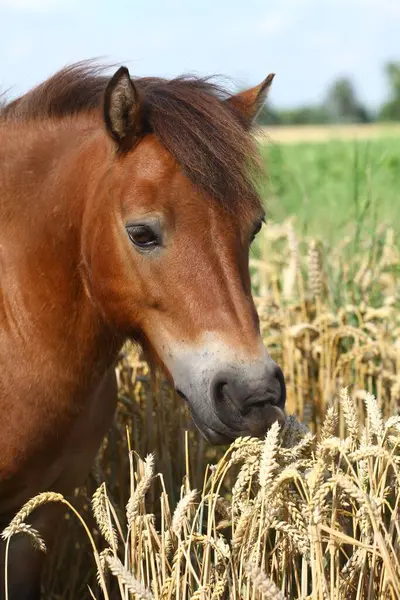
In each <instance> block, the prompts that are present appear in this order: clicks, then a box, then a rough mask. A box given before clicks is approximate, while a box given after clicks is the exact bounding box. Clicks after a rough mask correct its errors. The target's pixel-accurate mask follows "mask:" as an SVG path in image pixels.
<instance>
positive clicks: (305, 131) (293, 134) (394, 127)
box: [262, 123, 400, 144]
mask: <svg viewBox="0 0 400 600" xmlns="http://www.w3.org/2000/svg"><path fill="white" fill-rule="evenodd" d="M262 134H263V135H266V136H267V138H268V139H270V140H271V141H273V142H276V143H280V144H294V143H299V142H326V141H328V140H333V139H334V140H336V139H340V140H371V139H380V138H383V137H384V138H391V137H399V136H400V125H399V124H398V123H358V124H354V125H287V126H282V125H281V126H279V125H275V126H274V125H271V126H268V127H263V129H262Z"/></svg>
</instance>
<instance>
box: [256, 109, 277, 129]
mask: <svg viewBox="0 0 400 600" xmlns="http://www.w3.org/2000/svg"><path fill="white" fill-rule="evenodd" d="M257 123H258V125H280V123H281V118H280V114H279V111H278V110H276V109H274V108H271V107H270V106H263V107H262V109H261V110H260V112H259V114H258V117H257Z"/></svg>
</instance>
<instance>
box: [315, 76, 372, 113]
mask: <svg viewBox="0 0 400 600" xmlns="http://www.w3.org/2000/svg"><path fill="white" fill-rule="evenodd" d="M324 106H325V108H326V110H327V112H328V114H329V115H330V117H331V120H332V121H334V122H337V123H366V122H368V121H370V120H371V117H370V115H369V114H368V111H367V110H366V108H365V107H364V106H363V105H362V104H361V102H360V101H359V100H358V98H357V95H356V92H355V90H354V86H353V84H352V82H351V81H350V79H348V78H347V77H342V78H340V79H337V80H336V81H334V82H333V84H332V85H331V86H330V88H329V90H328V93H327V96H326V100H325V103H324Z"/></svg>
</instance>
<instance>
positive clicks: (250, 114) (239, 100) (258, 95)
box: [226, 73, 275, 127]
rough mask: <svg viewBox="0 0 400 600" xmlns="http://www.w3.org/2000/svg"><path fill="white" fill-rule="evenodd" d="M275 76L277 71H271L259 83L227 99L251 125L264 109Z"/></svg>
mask: <svg viewBox="0 0 400 600" xmlns="http://www.w3.org/2000/svg"><path fill="white" fill-rule="evenodd" d="M274 77H275V73H270V74H269V75H268V77H266V78H265V79H264V81H262V82H261V83H260V84H259V85H256V86H255V87H252V88H250V89H248V90H244V91H243V92H239V93H238V94H235V95H234V96H230V98H228V99H227V100H226V102H227V103H228V104H231V105H232V106H233V107H234V108H235V110H237V111H238V112H239V113H240V114H241V115H242V116H243V118H244V120H245V122H247V124H248V126H249V127H251V125H252V124H253V122H254V120H255V118H256V117H257V115H258V113H259V112H260V110H261V109H262V107H263V105H264V102H265V100H266V98H267V95H268V92H269V88H270V87H271V84H272V81H273V79H274Z"/></svg>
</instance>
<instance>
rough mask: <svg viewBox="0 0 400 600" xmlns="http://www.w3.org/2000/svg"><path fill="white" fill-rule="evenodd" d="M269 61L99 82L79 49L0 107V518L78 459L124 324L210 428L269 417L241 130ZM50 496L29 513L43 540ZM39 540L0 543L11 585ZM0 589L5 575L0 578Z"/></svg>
mask: <svg viewBox="0 0 400 600" xmlns="http://www.w3.org/2000/svg"><path fill="white" fill-rule="evenodd" d="M272 79H273V76H272V75H270V76H269V77H267V78H266V79H265V81H264V82H263V83H261V85H259V86H258V87H255V88H252V89H250V90H247V91H245V92H242V93H239V94H237V95H234V96H229V95H228V94H227V93H225V92H224V91H223V90H222V89H221V88H219V87H218V86H216V85H215V84H214V83H212V82H211V81H210V80H207V79H200V78H193V77H181V78H177V79H174V80H168V81H167V80H163V79H150V78H149V79H136V80H132V79H131V78H130V76H129V73H128V70H127V69H126V68H124V67H122V68H120V69H119V70H118V71H117V72H116V73H115V75H114V76H113V77H112V78H111V79H108V78H107V77H106V76H105V75H104V74H102V73H101V72H100V70H99V69H98V68H97V67H93V65H92V66H91V65H88V64H87V63H86V64H85V63H83V64H79V65H75V66H72V67H69V68H67V69H64V70H63V71H61V72H59V73H58V74H56V75H55V76H53V77H52V78H50V79H49V80H47V81H46V82H44V83H43V84H41V85H40V86H38V87H37V88H35V89H33V90H32V91H30V92H29V93H27V94H26V95H25V96H22V97H21V98H19V99H18V100H16V101H14V102H12V103H10V104H9V105H8V106H5V107H4V108H3V110H2V112H1V113H0V281H1V288H0V322H1V328H0V356H1V370H0V406H1V424H0V449H1V450H0V527H2V528H3V527H4V526H6V525H7V523H8V521H9V519H10V518H11V517H12V516H13V514H14V513H15V511H16V510H18V509H19V508H20V507H21V505H22V504H23V503H24V502H25V501H27V500H28V499H29V498H31V497H32V496H33V495H35V494H37V493H38V492H41V491H45V490H53V491H60V492H61V493H70V492H71V491H72V490H73V488H74V487H75V486H77V485H78V484H80V483H81V482H82V480H83V479H84V478H85V476H86V475H87V473H88V471H89V470H90V466H91V463H92V461H93V459H94V456H95V454H96V451H97V449H98V447H99V445H100V443H101V440H102V438H103V436H104V435H105V433H106V431H107V429H108V428H109V426H110V424H111V421H112V418H113V414H114V410H115V404H116V381H115V376H114V363H115V360H116V357H117V354H118V352H119V349H120V348H121V345H122V344H123V342H124V340H125V339H126V338H128V337H130V338H133V339H135V340H137V341H138V342H140V343H141V344H142V345H143V347H144V349H145V351H146V352H147V354H148V356H149V357H150V358H151V360H155V361H156V362H157V363H158V364H160V365H161V366H163V367H164V368H165V370H166V372H167V373H168V374H169V375H170V377H171V380H172V381H173V382H174V385H175V387H176V389H177V391H178V393H179V394H180V395H181V396H182V397H183V398H184V399H185V400H186V401H187V402H188V405H189V407H190V410H191V412H192V414H193V418H194V421H195V422H196V424H197V426H198V427H199V429H200V430H201V431H202V432H203V434H204V435H205V436H206V438H207V439H208V440H209V441H210V442H212V443H224V442H227V441H230V440H233V439H234V438H235V437H237V436H239V435H255V436H261V435H263V434H264V433H265V432H266V430H267V429H268V428H269V426H270V425H271V423H272V422H273V421H275V420H276V419H278V420H280V421H282V419H283V415H284V413H283V409H284V403H285V385H284V379H283V375H282V372H281V370H280V369H279V367H278V366H277V365H276V364H275V363H274V362H273V361H272V359H271V358H270V356H269V354H268V353H267V351H266V350H265V348H264V346H263V344H262V341H261V337H260V332H259V326H258V319H257V314H256V310H255V307H254V304H253V301H252V296H251V289H250V276H249V268H248V254H249V246H250V244H251V241H252V239H253V238H254V236H255V235H256V233H257V232H258V231H259V229H260V228H261V225H262V221H263V219H264V211H263V209H262V206H261V202H260V199H259V197H258V194H257V192H256V189H255V185H254V181H255V179H254V178H255V176H256V174H257V173H256V171H257V151H256V147H255V143H254V141H253V139H254V138H253V136H252V134H251V131H250V128H251V125H252V122H253V120H254V118H255V116H256V114H257V112H258V110H259V109H260V107H261V106H262V104H263V102H264V99H265V97H266V94H267V91H268V88H269V86H270V84H271V82H272ZM57 515H58V513H57V509H55V508H54V507H52V508H50V507H49V506H44V507H43V508H42V509H41V510H39V511H37V512H36V513H34V515H33V517H32V525H33V526H34V527H35V528H37V529H38V530H40V532H41V533H42V535H43V536H44V538H45V539H46V540H47V542H48V543H49V541H51V530H52V528H53V523H54V519H55V518H57ZM42 559H43V556H42V553H40V552H37V551H35V550H32V549H31V546H30V542H29V541H27V540H26V539H25V536H22V535H20V536H16V538H15V541H14V540H13V541H12V543H11V554H10V567H9V598H10V600H17V599H18V600H27V599H30V600H33V599H37V598H39V596H40V571H41V561H42ZM1 593H4V583H3V584H2V592H1Z"/></svg>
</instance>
